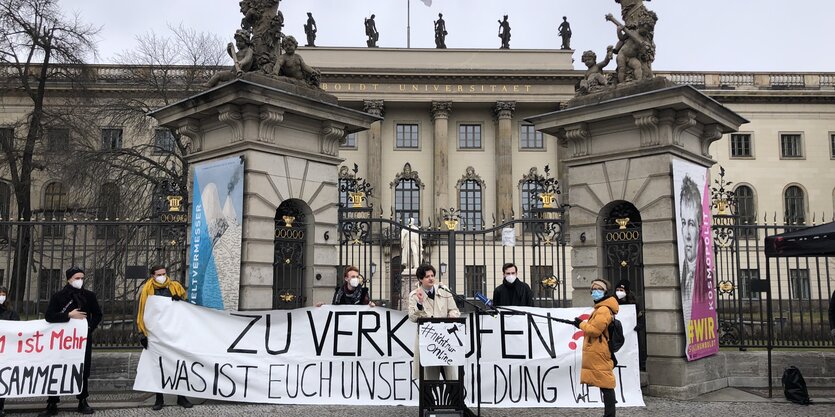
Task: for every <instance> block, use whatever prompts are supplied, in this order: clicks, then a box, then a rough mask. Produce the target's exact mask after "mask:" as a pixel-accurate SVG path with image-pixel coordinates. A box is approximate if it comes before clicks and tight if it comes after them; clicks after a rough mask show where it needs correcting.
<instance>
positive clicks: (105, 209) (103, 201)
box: [96, 182, 121, 239]
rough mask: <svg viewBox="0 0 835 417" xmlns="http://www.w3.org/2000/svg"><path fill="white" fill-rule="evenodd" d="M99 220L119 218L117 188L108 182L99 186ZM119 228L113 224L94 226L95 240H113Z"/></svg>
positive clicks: (119, 198)
mask: <svg viewBox="0 0 835 417" xmlns="http://www.w3.org/2000/svg"><path fill="white" fill-rule="evenodd" d="M98 200H99V201H98V216H97V218H98V219H99V220H110V221H112V220H115V219H117V218H118V217H119V204H120V200H121V197H120V195H119V186H118V185H116V184H114V183H112V182H109V183H107V184H104V185H102V186H101V191H100V192H99V198H98ZM118 228H119V226H117V225H115V224H113V225H110V224H99V225H96V239H115V238H117V236H118V233H117V232H118Z"/></svg>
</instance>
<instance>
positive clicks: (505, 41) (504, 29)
mask: <svg viewBox="0 0 835 417" xmlns="http://www.w3.org/2000/svg"><path fill="white" fill-rule="evenodd" d="M499 38H501V39H502V46H501V47H500V48H499V49H510V22H508V21H507V15H504V20H499Z"/></svg>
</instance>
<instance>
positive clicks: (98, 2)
mask: <svg viewBox="0 0 835 417" xmlns="http://www.w3.org/2000/svg"><path fill="white" fill-rule="evenodd" d="M406 3H407V0H283V1H282V2H281V6H280V10H281V11H282V12H283V13H284V20H285V28H284V32H285V33H286V34H289V35H294V36H295V37H296V38H297V39H299V41H300V42H301V43H302V44H304V39H305V35H304V30H303V28H302V26H303V25H304V23H305V21H306V20H307V16H306V12H308V11H309V12H312V13H313V17H314V18H315V19H316V22H317V24H318V26H319V32H318V37H317V39H316V44H317V45H320V46H352V47H363V46H365V39H366V38H365V32H364V27H363V19H364V18H365V17H368V16H369V15H370V14H371V13H374V14H376V16H377V17H376V22H377V29H378V31H379V32H380V40H379V46H381V47H384V48H386V47H396V48H400V47H406V20H407V19H406V9H407V8H406ZM61 4H62V6H63V7H64V9H65V10H66V11H67V12H68V13H72V12H78V13H79V14H80V15H81V16H82V18H83V19H84V20H85V21H87V22H89V23H93V24H96V25H101V26H103V28H102V31H101V34H100V36H99V42H98V46H99V58H98V61H99V62H104V63H109V62H113V60H114V56H115V54H116V53H118V52H121V51H123V50H125V49H130V48H132V47H133V46H134V45H135V41H134V37H135V36H136V35H137V34H140V33H144V32H147V31H149V30H154V31H156V32H157V33H165V32H166V30H167V29H166V24H167V23H170V24H173V25H177V24H180V23H182V24H184V25H185V26H188V27H193V28H196V29H198V30H201V31H207V32H212V33H216V34H218V35H220V36H222V37H223V39H224V40H227V39H228V40H229V41H231V40H232V34H233V33H234V32H235V29H237V28H238V27H239V25H240V19H241V14H240V11H239V7H238V0H62V1H61ZM646 4H647V6H648V7H649V8H650V9H651V10H653V11H655V12H656V13H657V14H658V16H659V21H658V25H657V26H656V34H655V42H656V44H657V48H658V51H657V56H656V61H655V64H654V68H655V69H656V70H661V71H663V70H699V71H835V54H833V52H832V49H831V44H832V42H833V41H835V24H833V23H832V19H833V17H835V1H832V0H794V1H788V2H787V1H785V0H654V1H649V2H647V3H646ZM619 7H620V6H619V5H618V4H616V3H615V0H432V6H431V7H427V6H426V5H424V4H423V2H422V1H421V0H411V11H412V13H411V27H412V28H411V34H412V42H411V46H412V47H413V48H433V47H434V46H435V43H434V35H433V23H432V22H433V20H435V19H437V16H438V13H439V12H442V13H443V14H444V19H445V20H446V24H447V30H448V32H449V35H448V36H447V39H446V43H447V46H448V47H450V48H491V49H492V48H498V47H499V45H500V39H499V38H498V36H497V34H498V22H497V20H499V19H501V18H502V15H504V14H508V15H509V18H510V24H511V28H512V30H511V34H512V38H511V41H510V47H511V48H512V49H557V48H559V47H560V38H559V37H558V36H557V26H558V25H559V24H560V22H561V21H562V16H567V17H568V20H569V22H570V23H571V28H572V30H573V32H574V36H573V37H572V40H571V46H572V48H573V49H575V50H576V51H578V52H576V53H575V55H574V58H575V61H576V62H575V64H574V65H575V68H580V65H582V64H581V63H580V55H581V54H582V51H584V50H587V49H593V50H595V51H596V52H597V53H598V55H600V54H603V53H605V50H606V45H609V44H612V43H614V42H615V40H616V38H615V29H614V26H613V25H612V24H611V23H609V22H606V21H605V20H604V15H605V14H606V13H613V14H614V15H615V16H618V15H619V10H620V9H619Z"/></svg>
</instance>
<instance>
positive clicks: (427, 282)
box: [409, 264, 461, 381]
mask: <svg viewBox="0 0 835 417" xmlns="http://www.w3.org/2000/svg"><path fill="white" fill-rule="evenodd" d="M435 273H436V272H435V267H434V266H432V265H429V264H426V265H421V266H419V267H418V268H417V271H416V272H415V276H416V278H417V279H418V286H417V288H415V289H414V290H412V292H410V293H409V320H411V321H412V322H414V323H417V321H418V319H422V318H430V317H442V318H458V317H461V311H460V310H458V305H457V304H456V303H455V298H454V297H453V295H452V293H451V291H450V290H449V288H447V287H445V286H444V285H441V284H440V283H438V282H437V280H436V279H435ZM419 343H420V340H419V339H418V338H417V337H415V350H414V352H415V357H414V360H413V361H412V378H415V379H417V378H419V377H420V350H419V349H418V346H419ZM443 369H444V379H446V380H456V379H458V367H456V366H444V367H443ZM423 371H424V377H425V379H426V380H429V381H437V380H440V378H441V367H440V366H427V367H424V368H423Z"/></svg>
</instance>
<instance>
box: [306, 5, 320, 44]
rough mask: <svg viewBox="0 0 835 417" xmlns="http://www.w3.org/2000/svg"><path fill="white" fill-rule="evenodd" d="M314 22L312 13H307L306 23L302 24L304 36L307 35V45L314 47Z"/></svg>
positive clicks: (315, 29)
mask: <svg viewBox="0 0 835 417" xmlns="http://www.w3.org/2000/svg"><path fill="white" fill-rule="evenodd" d="M317 30H318V28H316V20H315V19H313V13H310V12H307V23H305V24H304V34H305V35H307V45H305V46H316V31H317Z"/></svg>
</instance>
